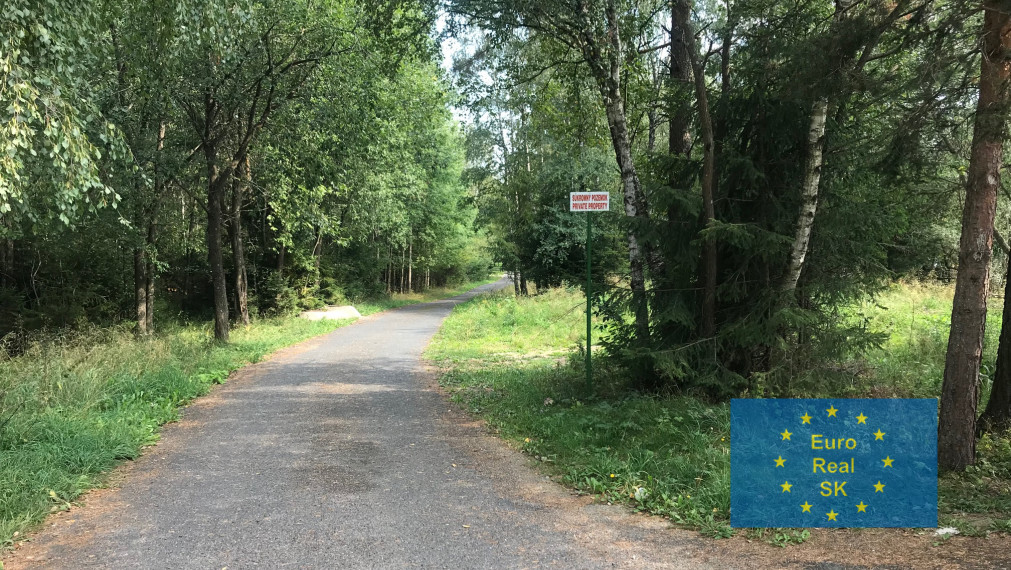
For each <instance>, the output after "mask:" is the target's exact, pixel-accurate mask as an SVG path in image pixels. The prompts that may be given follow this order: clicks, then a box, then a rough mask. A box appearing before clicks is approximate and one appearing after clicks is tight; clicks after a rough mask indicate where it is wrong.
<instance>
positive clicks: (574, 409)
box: [426, 284, 1011, 546]
mask: <svg viewBox="0 0 1011 570" xmlns="http://www.w3.org/2000/svg"><path fill="white" fill-rule="evenodd" d="M583 303H584V300H583V297H582V295H581V294H580V293H579V292H578V291H572V290H569V291H565V290H555V291H550V292H548V293H547V294H545V295H541V296H536V297H529V298H518V299H517V298H514V297H512V295H511V292H510V293H502V294H498V295H493V296H482V297H479V298H478V299H476V300H474V301H471V302H470V303H466V304H464V305H460V306H459V307H457V308H456V309H455V310H454V312H453V314H452V315H451V316H450V317H449V319H447V321H446V322H445V324H444V326H443V328H442V330H441V331H440V333H439V334H438V335H437V336H436V338H435V340H434V341H433V343H432V344H431V345H430V347H429V349H428V352H427V353H426V355H427V356H428V357H429V358H430V359H432V360H435V361H436V362H438V363H439V364H440V365H441V366H442V367H443V368H444V369H445V370H446V372H445V374H444V375H443V377H442V380H441V383H442V385H443V386H444V387H445V388H446V389H447V390H448V391H449V393H450V394H451V397H452V398H453V400H455V401H457V402H460V403H461V404H462V405H464V406H465V407H466V408H467V409H468V410H470V411H471V412H472V413H474V414H477V415H479V416H481V417H483V418H484V419H485V420H487V422H488V424H489V426H490V427H491V428H492V429H493V430H495V431H496V432H498V433H499V434H500V435H501V436H502V437H503V438H505V439H506V440H508V441H510V442H512V443H513V444H514V445H516V446H517V447H518V448H520V449H521V450H523V451H524V452H525V453H527V454H529V455H530V456H531V457H532V458H534V459H535V460H536V461H537V462H539V463H540V464H541V465H542V466H543V468H544V469H546V470H547V471H548V472H549V473H551V474H553V475H555V476H556V477H557V478H558V479H559V480H561V481H562V482H564V483H566V484H568V485H570V486H572V487H573V488H576V489H578V490H581V491H583V492H587V493H592V494H595V495H597V496H598V497H599V498H600V499H601V500H605V501H608V502H621V503H624V504H627V505H629V506H631V507H633V508H634V509H637V510H642V511H646V512H650V513H654V514H658V515H662V516H665V517H668V518H670V519H671V520H672V521H674V522H676V523H680V524H683V525H685V526H688V527H691V528H696V529H699V530H701V531H703V532H704V533H705V534H707V535H710V536H718V537H722V536H729V535H731V534H732V532H733V531H732V529H731V528H730V527H729V524H728V519H729V510H728V509H729V506H730V477H729V474H730V455H729V436H730V434H729V406H727V405H726V404H716V405H714V404H710V403H707V402H704V401H700V400H697V399H694V398H690V397H685V396H668V397H653V396H639V395H631V396H630V395H628V391H627V390H626V388H625V386H627V385H628V379H627V378H625V377H624V376H623V375H624V374H625V373H624V372H623V371H621V370H615V369H611V368H609V367H608V366H607V363H606V361H605V360H603V359H598V360H597V362H598V364H597V365H595V376H596V382H597V387H596V390H595V394H594V396H592V397H588V395H587V392H586V389H585V387H584V380H583V378H584V376H583V374H584V371H583V369H582V364H581V356H580V353H579V349H578V345H579V344H580V343H581V342H585V337H583V334H584V333H582V331H584V330H585V329H584V328H583V325H582V323H583V320H582V319H583V318H584V317H583V313H582V307H584V306H585V305H583ZM950 303H951V296H950V292H949V289H947V288H943V287H933V286H923V285H916V284H912V285H910V284H905V285H899V286H897V287H896V288H894V289H892V290H890V291H888V292H887V293H886V294H885V295H883V296H881V297H879V298H878V300H877V303H876V304H874V303H867V304H864V305H861V306H859V307H854V308H853V311H852V314H853V315H854V318H857V316H858V315H860V316H859V318H867V319H868V323H869V325H870V326H871V328H872V329H873V330H879V331H881V332H886V333H889V340H888V342H887V343H886V344H885V345H884V346H883V347H882V349H881V350H875V351H873V352H872V353H871V354H869V355H866V356H865V357H862V358H860V359H856V358H854V359H853V361H852V362H849V363H845V364H846V366H847V367H851V368H853V369H854V370H856V372H854V373H853V378H852V379H851V380H852V383H853V386H854V389H853V390H850V391H849V392H850V393H851V394H852V395H854V396H867V395H876V396H895V395H898V396H921V397H936V396H937V394H938V392H939V390H940V376H941V372H942V371H943V359H944V347H945V343H946V342H947V318H948V317H947V316H946V314H948V313H950V310H951V305H950ZM994 311H995V312H994V313H993V314H992V316H993V317H994V318H997V321H996V322H991V326H990V331H989V332H988V339H989V340H990V342H989V346H988V349H987V355H988V358H990V359H991V360H990V362H991V363H992V358H993V356H994V353H995V351H996V346H995V344H996V337H997V333H998V332H999V331H997V330H996V329H995V327H998V326H999V313H1000V308H999V307H997V308H996V309H995V310H994ZM979 451H980V453H979V462H978V464H977V465H976V466H975V467H973V468H972V469H970V470H969V471H967V472H966V473H962V474H957V475H946V476H944V477H942V478H941V479H940V481H939V485H940V501H939V509H940V516H941V522H942V524H947V525H953V526H958V527H959V528H960V529H961V530H962V531H963V533H965V534H970V535H981V534H986V533H988V532H993V531H1008V530H1011V438H1009V437H1007V436H999V437H989V436H988V437H987V438H985V439H984V440H983V441H981V443H980V445H979ZM768 536H769V537H770V538H769V540H770V541H772V542H773V543H775V544H777V545H780V546H783V545H787V544H790V543H793V542H802V541H803V540H804V539H806V535H805V534H804V533H803V532H802V531H790V530H788V529H787V530H779V531H775V532H772V533H769V534H768ZM777 537H778V538H777Z"/></svg>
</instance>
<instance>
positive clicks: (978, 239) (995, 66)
mask: <svg viewBox="0 0 1011 570" xmlns="http://www.w3.org/2000/svg"><path fill="white" fill-rule="evenodd" d="M1002 6H1003V3H1001V2H986V3H984V10H985V12H986V15H985V16H984V20H983V30H982V32H981V35H982V40H983V54H982V58H981V63H980V77H979V99H978V100H977V104H976V117H975V124H974V125H973V135H972V151H971V155H970V158H969V170H968V183H967V184H966V189H965V206H964V208H963V210H962V236H961V239H960V241H959V251H958V275H957V279H956V281H955V297H954V300H953V303H952V309H951V331H950V333H949V336H948V352H947V355H946V357H945V363H944V383H943V385H942V386H941V413H940V418H939V421H938V433H937V459H938V464H939V466H940V467H941V469H945V470H961V469H963V468H965V467H966V466H967V465H971V464H972V463H973V462H974V461H975V458H976V408H977V405H978V398H979V367H980V358H981V356H982V352H983V335H984V332H985V327H986V301H987V294H988V293H989V287H990V257H991V254H992V251H993V222H994V215H995V212H996V205H997V190H998V188H1000V170H1001V155H1002V152H1003V146H1004V144H1003V142H1004V135H1005V130H1006V126H1007V120H1006V118H1005V117H1006V112H1007V103H1008V87H1007V82H1008V79H1009V76H1011V73H1009V63H1011V56H1009V54H1011V13H1008V12H1007V11H1005V10H1003V9H1002ZM1002 336H1003V331H1002Z"/></svg>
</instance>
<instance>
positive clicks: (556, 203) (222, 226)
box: [0, 0, 1011, 468]
mask: <svg viewBox="0 0 1011 570" xmlns="http://www.w3.org/2000/svg"><path fill="white" fill-rule="evenodd" d="M0 38H2V41H3V44H2V45H0V113H2V116H0V128H2V133H3V135H2V138H0V145H2V146H3V148H2V149H0V332H2V333H4V334H5V335H6V336H4V339H5V343H6V348H7V350H8V352H9V353H10V354H17V353H18V351H19V350H21V348H23V347H22V346H21V344H20V343H23V342H25V340H24V339H26V338H28V337H29V336H30V335H29V334H28V332H29V331H32V330H37V329H42V328H60V327H74V326H81V324H82V323H88V322H91V323H99V324H106V323H117V322H120V323H121V322H133V323H135V329H136V333H137V334H138V335H139V336H145V335H151V334H152V333H154V332H155V331H156V330H157V328H158V321H159V319H161V318H163V317H169V318H172V319H180V318H181V319H183V320H201V319H204V320H209V319H213V320H214V335H215V337H216V338H217V339H218V340H219V341H227V340H228V339H229V331H230V328H231V326H232V325H233V323H235V322H238V323H242V324H248V323H249V322H250V319H252V318H256V317H257V316H258V315H274V314H277V315H279V314H288V313H291V312H294V311H295V310H297V309H299V308H310V307H315V306H319V305H321V304H324V303H342V302H345V301H348V300H351V301H355V300H360V299H365V298H370V297H376V296H382V295H388V294H390V293H393V292H404V291H418V290H423V289H426V288H429V287H431V286H433V285H442V284H446V283H450V282H460V281H463V280H466V279H468V278H477V277H482V276H486V275H487V274H488V272H489V271H490V270H491V268H492V265H493V262H494V264H498V265H499V266H500V267H501V268H502V269H504V270H506V271H509V272H511V273H512V275H513V276H514V279H515V290H516V293H517V294H520V295H523V294H528V293H531V292H537V291H543V290H544V289H546V288H549V287H552V286H558V285H562V284H578V283H580V282H581V281H582V279H583V277H582V271H583V268H584V267H585V262H586V259H585V255H586V244H585V242H584V237H583V231H584V230H583V228H584V225H583V224H584V220H583V219H582V218H581V217H579V216H576V215H573V214H572V213H569V212H567V211H566V201H567V196H568V193H569V192H571V191H583V190H607V191H610V192H611V193H612V204H613V205H614V208H613V209H612V210H613V211H612V212H611V213H609V214H606V215H601V216H599V217H598V219H597V223H596V230H595V232H596V233H595V234H594V236H593V238H592V239H593V242H594V249H595V252H596V254H595V257H594V264H593V273H594V277H593V279H594V284H593V289H592V290H593V291H594V296H595V297H596V301H597V306H598V307H599V317H600V318H601V319H602V320H603V322H604V326H605V329H606V330H605V335H604V336H603V339H602V343H603V345H604V349H605V351H606V354H607V355H608V357H609V358H610V359H611V361H612V362H614V363H617V364H618V365H620V366H621V367H623V369H624V370H625V371H626V372H627V375H626V376H627V379H628V386H627V388H628V390H630V391H637V392H641V393H657V392H664V391H679V392H690V393H693V394H698V395H701V396H703V397H705V398H708V399H711V400H725V399H727V398H729V397H733V396H738V395H748V396H795V395H808V394H823V393H827V392H828V393H830V392H831V391H832V389H831V387H832V386H833V382H837V381H839V382H842V381H844V380H845V374H843V373H840V372H839V366H838V364H839V362H840V361H841V360H843V359H844V358H848V357H849V356H851V355H852V354H853V353H854V352H859V351H861V350H866V349H871V348H874V347H878V346H880V345H881V343H882V342H883V341H884V340H885V339H884V338H883V337H882V335H880V334H878V333H877V332H875V331H873V330H870V329H869V328H868V327H867V326H866V325H867V323H866V320H863V321H861V320H860V319H859V318H856V319H854V318H851V313H852V309H853V307H855V306H857V305H858V304H859V303H863V302H866V301H867V300H868V299H873V298H874V296H875V295H876V294H877V293H879V292H881V291H883V290H884V289H885V288H886V287H887V285H888V284H889V283H891V282H894V281H895V280H897V279H902V278H913V279H931V280H933V279H936V280H942V281H945V282H950V281H951V280H953V279H955V278H956V276H957V283H958V285H957V286H956V289H955V293H954V308H953V311H952V321H951V337H950V341H949V344H948V354H947V360H946V362H947V368H946V369H945V373H944V385H943V391H942V394H941V396H942V397H941V416H940V417H941V462H942V465H943V466H945V467H950V468H960V467H964V466H965V465H967V464H970V463H971V462H972V461H973V457H974V445H975V443H974V442H975V438H976V436H977V434H978V433H980V432H981V431H984V430H986V429H991V428H993V429H996V428H1000V427H1002V426H1005V425H1007V424H1008V422H1009V420H1011V336H1009V337H1008V338H1007V339H1006V342H1003V341H1004V340H1005V338H1004V335H1003V334H1002V335H1001V340H1002V342H1001V347H1000V350H999V351H998V354H997V358H996V362H995V363H994V367H995V371H994V372H993V374H991V375H988V376H987V378H986V381H985V382H983V381H981V378H980V370H981V367H982V366H983V363H982V362H981V359H982V354H983V352H982V343H983V339H984V336H985V325H986V313H987V303H988V298H989V297H990V296H991V294H992V293H995V292H998V291H999V287H994V286H992V282H993V283H997V284H1004V283H1007V282H1008V280H1007V278H1006V275H1005V273H1006V270H1007V267H1008V264H1007V258H1008V245H1007V243H1006V241H1005V240H1004V239H1003V237H1002V232H1001V231H1000V229H1001V228H1006V227H1007V211H1006V210H1007V206H1006V200H1004V199H1003V198H1005V197H1006V195H1007V194H1006V190H1005V188H1004V187H1003V186H1002V185H1001V174H1002V168H1003V159H1004V156H1003V155H1004V149H1003V140H1004V137H1005V134H1006V129H1007V118H1008V117H1007V114H1008V101H1009V98H1008V78H1009V71H1008V70H1009V69H1011V8H1009V7H1008V6H1007V5H1006V3H1005V2H971V1H968V0H895V1H890V0H889V1H885V0H835V1H834V2H830V1H827V0H798V1H795V2H787V3H784V2H781V1H775V0H723V1H709V0H707V1H702V2H692V1H690V0H670V1H650V0H645V1H644V0H547V1H544V0H541V1H538V2H528V1H526V0H452V1H450V2H447V3H444V4H440V3H434V2H427V1H390V2H386V1H382V0H375V1H370V2H365V3H359V2H345V1H343V0H322V1H320V0H293V1H292V0H285V1H280V0H277V1H275V0H257V1H254V0H240V1H238V2H235V1H228V2H223V1H217V0H209V1H204V0H200V1H195V0H184V1H175V0H172V1H167V0H151V1H145V2H133V3H128V2H122V1H119V0H101V1H93V2H71V1H68V0H41V1H40V0H12V1H10V2H7V3H6V4H5V6H4V8H2V9H0ZM448 38H454V39H453V40H452V41H453V42H455V43H447V44H446V45H452V46H453V47H452V48H450V49H448V50H447V52H449V55H451V57H452V60H453V70H452V73H448V72H447V71H445V70H444V69H443V67H442V66H441V65H440V62H441V58H442V55H443V54H442V53H440V42H441V41H449V40H448ZM454 108H455V109H456V110H458V111H459V116H460V117H462V118H463V120H462V121H458V120H457V119H455V118H454V115H453V109H454ZM998 196H1000V198H1001V199H1000V200H998ZM995 227H996V228H997V231H995ZM1005 233H1006V232H1005ZM991 276H992V277H991ZM1007 319H1011V316H1009V317H1007ZM1004 329H1005V330H1006V331H1007V333H1008V335H1011V327H1004ZM1002 332H1003V331H1002ZM826 391H827V392H826ZM983 404H988V405H987V407H986V409H985V413H984V414H983V419H982V421H977V419H978V418H977V416H978V415H979V412H980V411H983V410H982V409H981V408H982V407H983Z"/></svg>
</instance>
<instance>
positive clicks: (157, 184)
mask: <svg viewBox="0 0 1011 570" xmlns="http://www.w3.org/2000/svg"><path fill="white" fill-rule="evenodd" d="M167 128H168V124H167V123H166V122H165V121H164V120H162V121H160V122H159V124H158V139H157V143H155V151H156V153H157V154H156V158H155V163H154V204H152V206H151V212H150V218H149V219H148V221H147V243H146V244H145V246H146V253H147V255H146V258H147V271H146V272H145V273H146V275H145V278H146V281H147V282H146V284H145V285H146V289H147V295H146V296H145V302H146V304H147V311H146V315H145V316H146V318H147V334H154V277H155V266H154V256H155V253H156V249H155V238H156V237H157V235H158V210H159V206H160V204H161V199H162V194H163V193H164V192H165V180H164V176H163V175H162V160H163V159H162V151H164V150H165V132H166V129H167ZM184 217H185V216H184Z"/></svg>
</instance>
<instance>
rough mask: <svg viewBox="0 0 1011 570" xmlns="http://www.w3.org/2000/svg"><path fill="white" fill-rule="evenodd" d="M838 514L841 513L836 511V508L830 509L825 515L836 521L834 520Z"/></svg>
mask: <svg viewBox="0 0 1011 570" xmlns="http://www.w3.org/2000/svg"><path fill="white" fill-rule="evenodd" d="M838 514H839V513H837V512H835V511H834V510H830V511H829V512H827V513H825V516H827V517H828V520H830V521H834V520H835V517H836V516H837V515H838Z"/></svg>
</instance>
